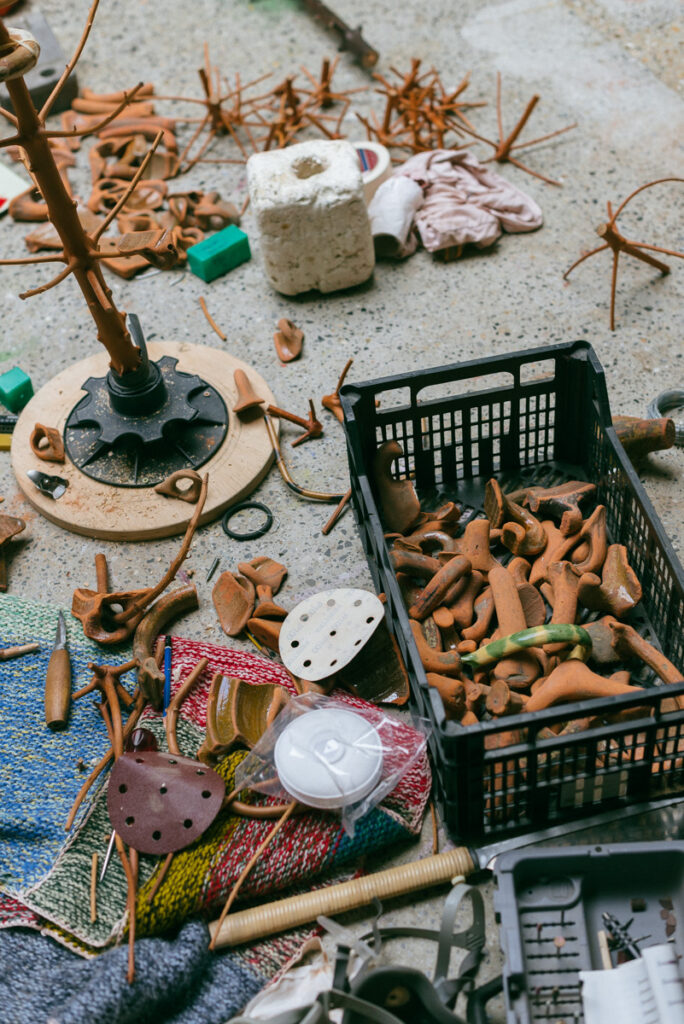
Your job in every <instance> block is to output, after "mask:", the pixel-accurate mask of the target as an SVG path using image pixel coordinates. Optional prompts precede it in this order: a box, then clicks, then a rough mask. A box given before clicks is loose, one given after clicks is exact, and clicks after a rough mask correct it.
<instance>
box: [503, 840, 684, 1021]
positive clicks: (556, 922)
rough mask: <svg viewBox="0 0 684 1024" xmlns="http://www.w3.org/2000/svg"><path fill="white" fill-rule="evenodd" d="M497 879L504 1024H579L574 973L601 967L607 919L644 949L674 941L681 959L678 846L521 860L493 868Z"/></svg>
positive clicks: (579, 851) (683, 882)
mask: <svg viewBox="0 0 684 1024" xmlns="http://www.w3.org/2000/svg"><path fill="white" fill-rule="evenodd" d="M495 877H496V885H497V889H496V892H495V894H494V910H495V913H496V920H497V923H498V925H499V939H500V943H501V949H502V952H503V954H504V961H505V965H504V970H503V982H504V993H505V997H506V1020H507V1022H508V1024H537V1022H543V1021H547V1022H549V1024H554V1022H557V1021H566V1022H567V1024H570V1022H573V1024H582V1021H583V1020H584V1014H583V1010H582V996H581V987H580V979H579V972H580V971H592V970H594V971H595V970H601V968H602V966H603V964H602V961H601V954H600V947H599V941H598V932H599V931H600V930H604V927H605V926H604V923H603V919H602V914H603V913H604V912H608V913H609V914H612V915H613V916H614V917H616V918H617V919H618V921H619V922H620V923H621V924H622V925H626V924H628V923H629V922H630V920H631V924H630V926H629V933H630V935H631V937H632V938H634V939H639V938H641V937H643V936H646V938H645V939H644V941H643V942H642V943H640V947H641V948H646V947H647V946H655V945H660V944H661V943H666V942H668V941H670V940H671V941H672V942H673V943H674V948H675V951H676V953H677V955H679V956H680V957H681V956H683V955H684V942H683V941H682V928H681V925H680V922H681V921H682V920H683V919H684V843H681V842H674V843H673V842H667V843H618V844H615V845H612V846H575V847H572V848H570V849H553V848H551V849H541V850H540V849H538V850H518V851H516V852H514V853H506V854H502V855H501V856H500V857H499V858H498V859H497V863H496V869H495ZM633 901H638V903H634V902H633ZM635 906H636V907H637V908H638V909H636V910H635V909H634V907H635ZM666 907H669V908H670V910H669V911H667V910H666V911H665V913H663V909H664V908H666ZM668 913H670V914H672V915H673V916H674V920H675V921H676V925H675V927H674V931H672V926H671V920H672V918H669V919H668ZM668 924H669V925H670V926H669V927H668ZM560 939H562V940H563V942H562V945H561V943H560V941H559V940H560Z"/></svg>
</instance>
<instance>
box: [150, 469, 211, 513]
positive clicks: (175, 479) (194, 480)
mask: <svg viewBox="0 0 684 1024" xmlns="http://www.w3.org/2000/svg"><path fill="white" fill-rule="evenodd" d="M182 481H188V485H187V486H185V487H181V482H182ZM201 490H202V477H201V476H200V475H199V473H196V472H195V470H194V469H178V470H176V472H175V473H172V474H171V476H167V478H166V480H162V482H161V483H160V484H157V486H156V487H155V491H156V492H157V494H164V495H166V496H167V497H169V498H179V499H180V501H187V502H188V503H189V504H192V505H194V504H196V502H197V501H199V496H200V491H201Z"/></svg>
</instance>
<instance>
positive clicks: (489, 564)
mask: <svg viewBox="0 0 684 1024" xmlns="http://www.w3.org/2000/svg"><path fill="white" fill-rule="evenodd" d="M490 533H491V531H490V523H489V520H487V519H472V520H471V521H470V522H469V523H468V525H467V526H466V528H465V531H464V533H463V536H462V537H458V538H457V540H456V544H455V550H456V551H457V552H458V553H459V555H465V557H466V558H467V559H468V560H469V561H470V564H471V565H472V567H473V569H477V570H478V571H479V572H489V570H490V569H492V568H494V566H495V565H498V564H499V563H498V562H497V560H496V558H494V557H493V555H492V553H491V551H490V550H489V545H490V541H491V536H490Z"/></svg>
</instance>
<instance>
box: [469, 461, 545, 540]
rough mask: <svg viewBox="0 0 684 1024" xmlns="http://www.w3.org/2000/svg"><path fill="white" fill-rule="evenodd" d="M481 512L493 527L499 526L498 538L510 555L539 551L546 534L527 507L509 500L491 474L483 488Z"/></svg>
mask: <svg viewBox="0 0 684 1024" xmlns="http://www.w3.org/2000/svg"><path fill="white" fill-rule="evenodd" d="M484 507H485V513H486V515H487V518H488V519H489V522H490V524H491V526H492V527H493V528H494V529H498V528H499V527H501V528H502V534H501V541H502V543H503V544H504V546H505V547H507V548H508V550H509V551H512V552H513V554H514V555H530V556H532V557H534V556H535V555H539V554H541V552H542V551H543V550H544V548H545V547H546V534H545V532H544V530H543V528H542V525H541V523H540V522H539V520H538V519H537V518H536V517H535V516H534V515H532V513H531V512H530V511H528V510H527V509H525V508H523V507H522V506H521V505H518V504H516V502H515V501H512V500H511V499H510V497H509V496H508V495H507V494H504V493H503V491H502V490H501V488H500V486H499V484H498V482H497V481H496V480H495V479H494V478H492V479H491V480H490V481H489V482H488V483H487V487H486V490H485V500H484Z"/></svg>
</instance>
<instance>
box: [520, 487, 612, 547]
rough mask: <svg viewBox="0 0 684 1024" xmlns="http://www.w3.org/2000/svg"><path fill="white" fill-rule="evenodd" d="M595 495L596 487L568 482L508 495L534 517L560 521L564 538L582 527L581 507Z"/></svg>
mask: <svg viewBox="0 0 684 1024" xmlns="http://www.w3.org/2000/svg"><path fill="white" fill-rule="evenodd" d="M595 493H596V485H595V484H588V483H584V482H583V481H581V480H569V481H568V482H567V483H565V484H559V485H558V486H557V487H526V488H523V489H522V490H519V491H515V492H512V493H511V494H509V495H508V497H509V498H510V499H511V501H515V502H518V503H521V504H523V505H526V506H527V507H528V508H529V510H530V512H534V513H535V515H536V514H537V513H539V515H542V516H555V517H556V518H557V519H560V532H561V533H562V534H563V536H565V537H569V536H570V535H571V534H573V533H577V532H578V531H579V530H580V529H581V526H582V512H581V511H580V505H583V504H584V503H585V502H586V501H587V499H588V498H590V497H593V496H594V494H595Z"/></svg>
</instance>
